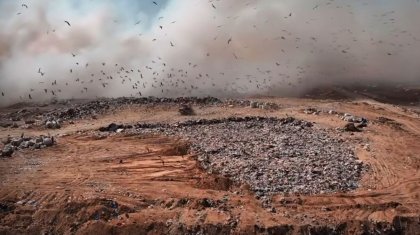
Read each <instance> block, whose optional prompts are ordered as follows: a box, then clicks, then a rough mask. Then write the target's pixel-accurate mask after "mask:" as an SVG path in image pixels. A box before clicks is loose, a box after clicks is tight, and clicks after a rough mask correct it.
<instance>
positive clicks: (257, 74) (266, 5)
mask: <svg viewBox="0 0 420 235" xmlns="http://www.w3.org/2000/svg"><path fill="white" fill-rule="evenodd" d="M157 3H158V6H156V5H154V4H153V3H152V1H150V2H148V1H141V3H139V1H129V0H125V1H53V0H41V1H39V0H37V1H35V0H32V1H27V3H26V4H27V5H28V9H26V8H25V7H23V6H21V4H19V3H17V2H16V1H11V0H3V1H0V91H1V92H4V93H5V96H4V97H2V96H0V105H6V104H11V103H13V102H18V101H24V100H28V95H29V94H31V96H32V97H33V99H34V100H46V99H50V98H52V97H55V96H56V97H59V98H91V97H95V96H130V95H133V96H139V95H140V93H141V95H143V96H147V95H157V96H160V95H161V96H180V95H216V96H235V95H255V94H270V95H273V94H274V95H290V94H294V93H299V92H302V91H303V90H305V89H308V88H311V87H316V86H319V85H335V84H345V83H348V82H389V81H392V82H399V83H420V66H419V55H420V27H418V25H417V22H420V14H418V12H419V10H420V3H418V2H417V1H416V0H403V1H390V0H389V1H379V0H372V1H343V0H319V1H311V3H309V2H308V1H303V0H300V1H298V0H285V1H278V0H265V1H263V0H249V1H242V0H241V1H239V0H230V1H204V0H192V1H181V0H170V1H157ZM213 6H214V7H215V8H214V7H213ZM65 20H68V21H69V22H70V23H71V27H70V26H68V25H67V24H66V23H65V22H64V21H65ZM72 53H73V54H75V57H73V55H72ZM76 63H78V65H77V64H76ZM102 63H105V66H104V65H102ZM86 64H87V66H86ZM116 64H117V65H116ZM122 67H123V69H122ZM39 68H40V69H41V72H42V73H43V74H44V75H43V76H42V75H41V74H40V73H38V70H39ZM70 70H71V72H70ZM131 70H132V71H131ZM139 71H140V72H139ZM111 77H112V79H111ZM55 81H56V83H57V85H52V83H54V82H55ZM44 89H46V90H47V93H45V90H44ZM53 92H54V95H53ZM139 92H140V93H139Z"/></svg>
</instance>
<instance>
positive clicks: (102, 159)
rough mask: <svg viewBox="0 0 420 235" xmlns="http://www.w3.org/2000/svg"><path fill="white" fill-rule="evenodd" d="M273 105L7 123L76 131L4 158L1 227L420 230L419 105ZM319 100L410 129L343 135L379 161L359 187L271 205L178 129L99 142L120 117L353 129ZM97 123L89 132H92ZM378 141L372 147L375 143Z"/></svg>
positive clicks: (377, 127)
mask: <svg viewBox="0 0 420 235" xmlns="http://www.w3.org/2000/svg"><path fill="white" fill-rule="evenodd" d="M264 100H268V101H270V102H275V103H278V104H279V105H280V107H281V108H280V109H279V110H275V111H266V110H260V109H250V108H244V107H196V113H197V115H196V116H193V117H183V116H180V115H179V114H177V109H176V107H170V106H165V105H162V106H156V107H147V108H146V107H141V106H140V107H137V106H136V107H131V108H127V109H125V110H122V111H120V112H116V113H109V114H107V115H104V116H102V117H98V119H97V120H82V121H77V122H76V123H75V124H74V125H67V126H65V127H64V128H62V129H60V130H52V131H51V130H50V131H46V130H41V129H32V130H21V129H1V131H0V137H4V136H7V135H8V134H11V135H20V133H21V132H22V131H24V132H25V134H26V135H31V134H33V135H35V134H45V133H46V132H50V133H51V134H53V135H56V134H68V135H66V136H62V137H59V138H58V145H56V146H55V147H52V148H48V149H44V150H41V151H32V152H17V153H15V155H14V156H13V157H12V158H7V159H0V179H1V181H0V186H1V188H0V234H19V233H36V234H39V233H43V232H45V233H78V234H92V233H94V234H111V233H118V234H162V233H165V234H185V233H197V232H200V231H201V232H204V233H207V234H226V233H238V234H250V233H257V234H281V233H284V234H287V233H288V234H309V233H310V234H317V233H318V234H325V233H339V234H362V233H364V232H365V233H384V234H399V233H404V234H416V233H417V232H418V231H420V221H419V219H420V171H419V168H420V147H419V143H420V119H419V116H418V114H416V113H415V112H410V111H407V109H404V108H401V107H399V106H393V105H388V104H382V103H378V102H373V101H363V102H362V101H358V102H335V101H316V100H309V99H308V100H302V99H264ZM307 107H315V108H318V109H325V110H329V109H333V110H336V111H339V112H348V113H352V114H355V115H358V116H364V117H366V118H368V119H369V120H375V119H376V118H378V117H380V116H384V117H387V118H391V119H393V120H395V122H397V123H399V124H400V125H391V124H388V123H379V122H378V123H377V122H375V123H372V124H370V125H369V127H368V128H367V129H366V130H365V131H364V132H361V133H354V134H350V133H343V137H344V138H345V139H347V141H348V142H349V143H351V144H354V145H355V146H356V152H357V155H358V157H359V158H360V159H361V160H363V161H364V163H367V164H369V165H370V167H371V170H370V171H369V172H368V173H367V174H366V175H365V176H364V178H363V180H362V183H361V187H360V188H359V189H357V190H356V191H354V192H350V193H336V194H327V195H314V196H300V195H286V196H285V195H276V196H274V197H273V208H264V207H262V205H261V202H260V201H258V200H257V199H255V197H254V195H253V194H252V193H251V192H250V191H249V189H248V187H247V186H246V185H235V184H232V183H231V182H230V181H229V180H227V179H224V178H222V177H219V176H216V175H208V174H206V173H205V172H203V171H202V170H201V169H199V167H198V165H197V163H196V161H195V160H194V158H195V156H190V155H185V151H184V148H185V146H184V143H182V142H180V141H179V140H178V139H177V138H176V137H173V138H169V137H161V136H146V135H145V136H126V135H116V136H112V137H108V138H93V137H92V136H91V135H90V134H89V131H88V130H90V129H96V128H99V127H100V126H104V125H108V124H109V123H110V122H117V123H132V122H137V121H141V122H153V123H155V122H167V123H172V122H176V121H182V120H187V119H189V118H193V119H199V118H206V119H210V118H220V117H229V116H245V115H247V116H252V115H256V116H257V115H258V116H264V115H265V116H270V117H285V116H286V115H290V116H294V117H296V118H299V119H304V120H307V121H313V122H316V123H318V124H319V125H322V126H324V127H326V128H336V127H341V126H343V125H344V121H342V120H340V119H339V118H338V117H336V116H334V115H327V114H321V115H307V114H304V113H303V112H302V111H301V110H302V109H303V108H307ZM81 130H86V132H84V131H81ZM366 143H368V144H369V148H370V151H368V150H366V147H364V146H365V144H366Z"/></svg>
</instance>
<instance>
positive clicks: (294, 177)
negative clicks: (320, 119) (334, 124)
mask: <svg viewBox="0 0 420 235" xmlns="http://www.w3.org/2000/svg"><path fill="white" fill-rule="evenodd" d="M134 127H135V128H134V129H132V130H130V131H131V132H133V133H137V134H139V133H142V134H147V133H152V134H165V135H168V136H174V135H176V136H180V137H182V138H185V139H188V140H189V142H190V143H191V149H190V151H191V152H192V153H194V154H197V155H198V161H199V162H200V164H201V166H202V167H203V168H204V169H206V170H207V171H208V172H210V173H218V174H221V175H223V176H224V177H227V178H230V179H231V180H233V181H234V182H238V183H245V184H247V185H249V186H250V187H251V189H252V190H253V191H254V192H255V193H256V195H257V196H258V197H260V198H265V195H270V194H273V193H289V192H292V193H304V194H315V193H320V192H324V193H325V192H336V191H348V190H352V189H355V188H356V187H357V185H358V180H359V179H360V177H361V174H362V170H363V169H364V167H363V164H362V163H359V162H357V158H356V156H355V154H354V152H353V150H352V148H351V147H350V146H347V145H346V144H344V143H343V141H342V140H341V139H339V138H334V137H331V136H330V135H329V134H328V132H327V131H325V130H323V129H320V128H316V127H313V124H312V123H310V122H306V121H302V120H297V119H295V118H293V117H288V118H283V119H277V118H264V117H231V118H224V119H210V120H207V119H201V120H189V121H185V122H179V123H176V124H162V123H154V124H153V123H144V124H137V125H135V126H134Z"/></svg>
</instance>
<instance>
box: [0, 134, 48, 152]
mask: <svg viewBox="0 0 420 235" xmlns="http://www.w3.org/2000/svg"><path fill="white" fill-rule="evenodd" d="M2 143H3V144H4V147H3V149H2V151H1V157H11V156H12V154H13V153H14V152H15V151H17V150H21V149H28V148H29V149H42V148H46V147H51V146H53V145H54V144H55V143H56V141H55V139H54V137H50V136H43V135H41V136H36V137H24V136H23V135H22V136H21V137H17V138H12V137H10V136H9V137H7V138H6V139H4V140H3V141H2Z"/></svg>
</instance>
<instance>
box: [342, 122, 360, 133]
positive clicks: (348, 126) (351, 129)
mask: <svg viewBox="0 0 420 235" xmlns="http://www.w3.org/2000/svg"><path fill="white" fill-rule="evenodd" d="M344 131H348V132H361V130H360V129H358V128H357V127H356V126H355V125H354V123H352V122H350V123H347V124H346V125H345V126H344Z"/></svg>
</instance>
